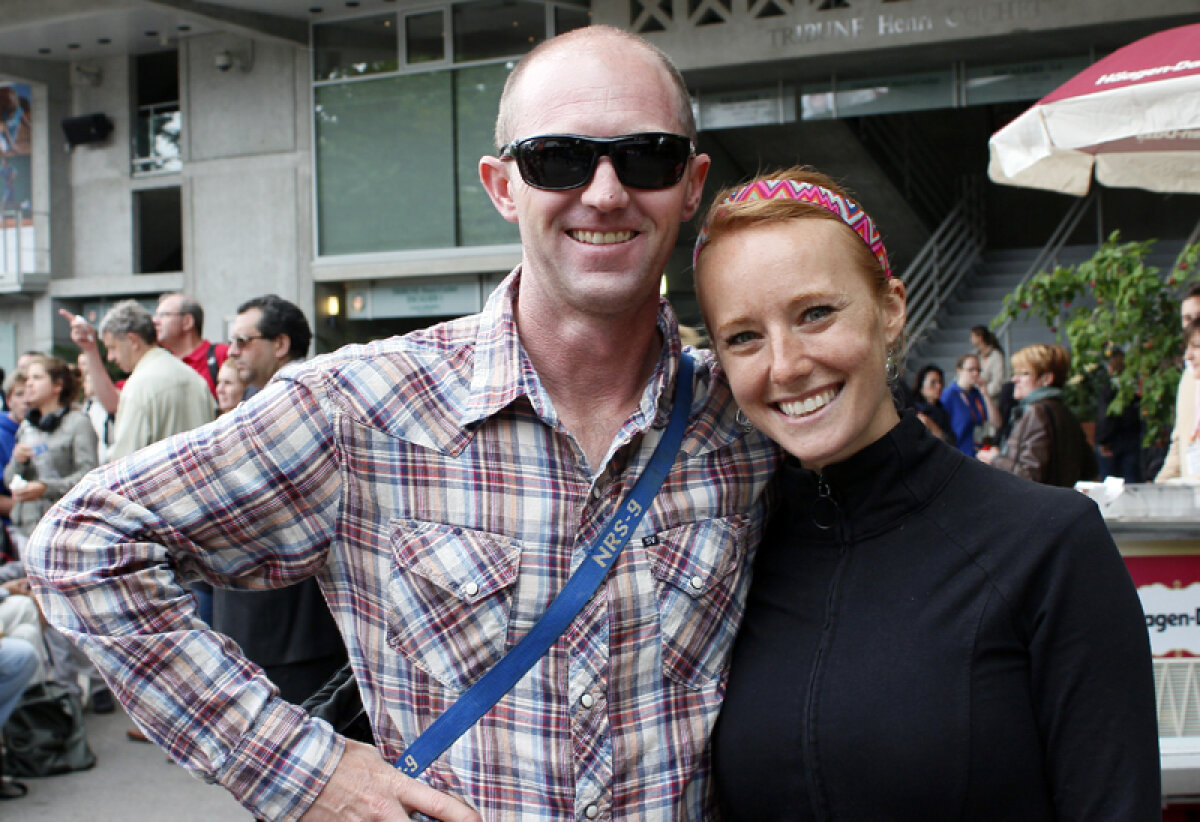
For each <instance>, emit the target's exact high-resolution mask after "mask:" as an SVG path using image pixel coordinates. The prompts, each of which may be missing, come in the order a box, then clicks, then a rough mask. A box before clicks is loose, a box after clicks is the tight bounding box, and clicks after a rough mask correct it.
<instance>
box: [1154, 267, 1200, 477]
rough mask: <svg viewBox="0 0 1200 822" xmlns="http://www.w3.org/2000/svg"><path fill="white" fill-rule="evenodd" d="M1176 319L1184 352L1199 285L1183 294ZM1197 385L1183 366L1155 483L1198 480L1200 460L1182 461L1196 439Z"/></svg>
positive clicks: (1199, 308) (1199, 312)
mask: <svg viewBox="0 0 1200 822" xmlns="http://www.w3.org/2000/svg"><path fill="white" fill-rule="evenodd" d="M1179 317H1180V322H1181V324H1182V326H1183V345H1184V350H1185V351H1186V350H1187V346H1188V344H1189V340H1190V331H1189V329H1190V326H1191V324H1192V322H1193V321H1194V320H1196V319H1197V318H1200V283H1193V284H1192V285H1191V287H1190V288H1189V289H1188V291H1187V293H1186V294H1185V295H1184V297H1183V300H1182V301H1181V302H1180V304H1179ZM1196 384H1197V381H1196V374H1195V373H1194V372H1193V371H1192V369H1191V368H1190V367H1188V366H1187V365H1186V363H1185V365H1184V367H1183V374H1182V375H1180V377H1179V389H1178V391H1177V393H1176V395H1175V426H1174V428H1172V429H1171V444H1170V446H1169V447H1168V449H1167V456H1166V457H1165V458H1164V460H1163V464H1162V467H1161V468H1160V469H1159V470H1158V473H1157V474H1156V475H1155V476H1154V481H1155V482H1167V481H1168V480H1173V479H1186V478H1189V477H1193V478H1196V479H1200V457H1197V458H1194V459H1192V461H1191V464H1190V465H1188V464H1187V460H1186V459H1185V457H1186V455H1187V453H1188V449H1189V448H1190V447H1191V446H1192V441H1193V439H1194V437H1195V433H1196V432H1195V430H1194V428H1195V425H1194V423H1195V419H1196V409H1197V408H1198V407H1200V405H1198V404H1197V402H1196Z"/></svg>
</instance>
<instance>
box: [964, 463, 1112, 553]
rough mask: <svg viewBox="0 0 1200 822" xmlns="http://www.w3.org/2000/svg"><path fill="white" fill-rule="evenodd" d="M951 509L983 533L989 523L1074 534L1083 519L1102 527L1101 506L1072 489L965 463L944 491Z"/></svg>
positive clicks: (1019, 530) (1000, 530)
mask: <svg viewBox="0 0 1200 822" xmlns="http://www.w3.org/2000/svg"><path fill="white" fill-rule="evenodd" d="M944 493H945V494H946V495H947V500H946V502H947V505H946V508H947V509H948V510H951V511H954V512H955V518H956V519H961V521H963V522H974V523H975V525H973V526H972V527H973V528H974V529H976V530H977V529H978V528H979V527H980V526H982V525H983V521H986V522H987V523H988V524H989V525H991V526H994V527H995V528H996V535H997V536H998V535H1000V534H1002V533H1005V532H1016V533H1024V534H1028V533H1029V532H1030V531H1031V530H1036V531H1039V532H1041V533H1045V534H1050V533H1065V532H1069V531H1070V530H1071V529H1072V528H1073V527H1074V524H1076V523H1078V522H1079V521H1080V520H1083V519H1087V520H1096V521H1099V522H1101V523H1103V519H1102V518H1101V517H1100V510H1099V509H1098V508H1097V507H1096V503H1095V502H1093V501H1092V500H1091V499H1089V498H1088V497H1086V496H1084V495H1083V494H1081V493H1079V492H1078V491H1076V490H1075V489H1073V488H1058V487H1055V486H1052V485H1045V484H1043V483H1039V482H1034V481H1033V480H1029V479H1026V478H1024V477H1020V476H1017V475H1016V474H1012V473H1009V472H1007V471H1001V470H999V469H996V468H993V467H991V466H989V465H985V464H984V463H982V462H981V461H979V460H973V459H966V460H964V462H963V465H962V466H961V468H960V471H959V473H958V475H957V477H956V479H955V481H954V482H953V483H949V484H948V485H947V487H946V489H945V491H944Z"/></svg>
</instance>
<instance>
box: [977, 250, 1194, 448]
mask: <svg viewBox="0 0 1200 822" xmlns="http://www.w3.org/2000/svg"><path fill="white" fill-rule="evenodd" d="M1153 246H1154V241H1153V240H1148V241H1144V242H1121V238H1120V232H1117V231H1114V232H1113V233H1112V234H1111V235H1109V237H1108V239H1107V240H1105V242H1104V243H1103V244H1102V245H1101V246H1100V247H1099V248H1098V249H1097V250H1096V253H1095V254H1093V255H1092V256H1091V258H1090V259H1088V260H1085V261H1084V262H1081V263H1079V264H1078V265H1074V266H1060V267H1058V268H1055V269H1054V270H1053V271H1048V272H1042V273H1039V274H1036V275H1035V276H1033V277H1032V278H1030V279H1029V280H1028V281H1027V282H1026V283H1024V284H1023V285H1021V286H1019V287H1018V288H1016V289H1015V290H1014V291H1013V292H1012V293H1011V294H1009V295H1008V296H1006V297H1005V298H1004V308H1003V309H1002V310H1001V312H1000V314H999V315H998V316H997V317H996V319H995V320H993V321H992V326H993V327H996V326H998V325H1000V324H1002V323H1003V322H1005V321H1006V320H1009V319H1017V318H1021V317H1038V318H1041V319H1042V320H1043V321H1044V322H1045V323H1046V325H1047V326H1048V327H1049V328H1050V330H1051V332H1052V333H1053V334H1054V335H1055V339H1056V340H1057V341H1058V342H1060V343H1063V342H1064V336H1065V345H1066V346H1067V347H1068V348H1069V349H1070V351H1071V375H1072V376H1071V379H1070V380H1069V381H1068V385H1067V387H1066V389H1065V390H1064V394H1065V397H1066V399H1067V401H1068V403H1069V404H1070V405H1071V406H1072V409H1073V410H1074V411H1075V412H1076V414H1077V415H1078V416H1079V417H1080V419H1081V420H1091V419H1093V418H1094V412H1095V397H1096V394H1095V388H1096V385H1095V380H1096V379H1099V378H1101V376H1102V375H1105V371H1104V368H1103V363H1104V357H1105V350H1106V349H1108V348H1109V347H1110V346H1119V347H1120V348H1122V349H1124V351H1125V370H1124V371H1122V372H1121V373H1120V374H1119V375H1117V376H1116V377H1115V384H1116V389H1117V390H1116V391H1115V393H1114V396H1113V400H1112V402H1111V403H1110V404H1109V408H1108V411H1109V413H1111V414H1119V413H1120V412H1121V411H1122V410H1123V409H1124V408H1125V405H1126V404H1127V403H1129V402H1130V400H1132V399H1134V398H1135V397H1137V396H1140V397H1141V413H1142V417H1143V422H1144V425H1145V437H1144V439H1143V444H1145V445H1147V446H1152V445H1164V444H1166V442H1167V441H1168V439H1169V438H1170V434H1171V427H1172V425H1173V423H1174V418H1175V393H1176V389H1177V387H1178V384H1179V374H1180V370H1179V365H1178V364H1179V362H1180V359H1181V355H1182V352H1183V341H1182V340H1183V335H1182V334H1181V331H1180V327H1179V301H1180V295H1181V293H1182V292H1183V291H1184V289H1185V287H1186V286H1187V285H1188V284H1190V283H1191V282H1193V281H1195V280H1197V279H1200V271H1197V259H1198V258H1200V244H1196V245H1191V246H1188V247H1187V248H1185V249H1184V250H1183V252H1182V253H1181V254H1180V255H1179V259H1178V260H1177V261H1176V263H1175V267H1174V268H1173V269H1172V270H1171V271H1170V272H1167V273H1166V274H1165V275H1163V274H1162V273H1160V271H1159V269H1158V268H1156V267H1154V266H1151V265H1147V264H1146V262H1145V260H1146V256H1147V255H1148V254H1149V252H1150V250H1151V249H1152V248H1153Z"/></svg>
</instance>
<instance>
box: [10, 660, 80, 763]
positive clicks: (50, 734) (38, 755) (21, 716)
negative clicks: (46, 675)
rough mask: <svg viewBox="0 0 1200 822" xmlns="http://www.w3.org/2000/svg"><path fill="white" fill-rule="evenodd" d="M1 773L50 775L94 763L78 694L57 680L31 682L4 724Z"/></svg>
mask: <svg viewBox="0 0 1200 822" xmlns="http://www.w3.org/2000/svg"><path fill="white" fill-rule="evenodd" d="M4 747H5V748H6V751H5V755H4V772H5V773H6V774H8V775H10V776H18V777H20V776H53V775H54V774H59V773H67V772H69V771H83V770H87V769H88V768H90V767H92V766H93V765H95V764H96V755H95V754H94V753H92V749H91V748H90V747H88V741H87V730H86V728H85V727H84V724H83V706H82V705H80V704H79V697H77V696H75V695H74V694H73V693H71V692H70V691H68V690H67V689H66V688H64V687H63V686H62V685H60V684H58V683H57V682H53V681H51V682H39V683H37V684H35V685H30V686H29V687H28V688H27V689H26V690H25V693H24V694H22V695H21V701H20V702H19V703H18V704H17V709H16V710H15V711H13V714H12V716H10V717H9V719H8V724H6V725H5V726H4Z"/></svg>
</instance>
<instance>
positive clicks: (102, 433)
mask: <svg viewBox="0 0 1200 822" xmlns="http://www.w3.org/2000/svg"><path fill="white" fill-rule="evenodd" d="M76 362H77V365H78V368H79V378H80V382H81V383H82V384H83V408H82V410H83V413H84V414H86V415H87V417H88V419H90V420H91V421H92V428H94V429H96V456H97V458H98V459H99V460H100V464H101V465H103V464H104V463H106V462H108V449H109V448H110V447H111V446H112V434H113V422H114V421H115V415H113V414H110V413H108V411H107V410H106V409H105V408H104V405H103V404H102V403H101V402H100V400H99V399H98V398H97V397H96V391H95V388H94V386H93V385H92V373H91V370H90V369H89V368H88V367H87V357H86V356H85V355H84V354H82V353H81V354H80V355H79V357H78V358H77V360H76Z"/></svg>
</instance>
